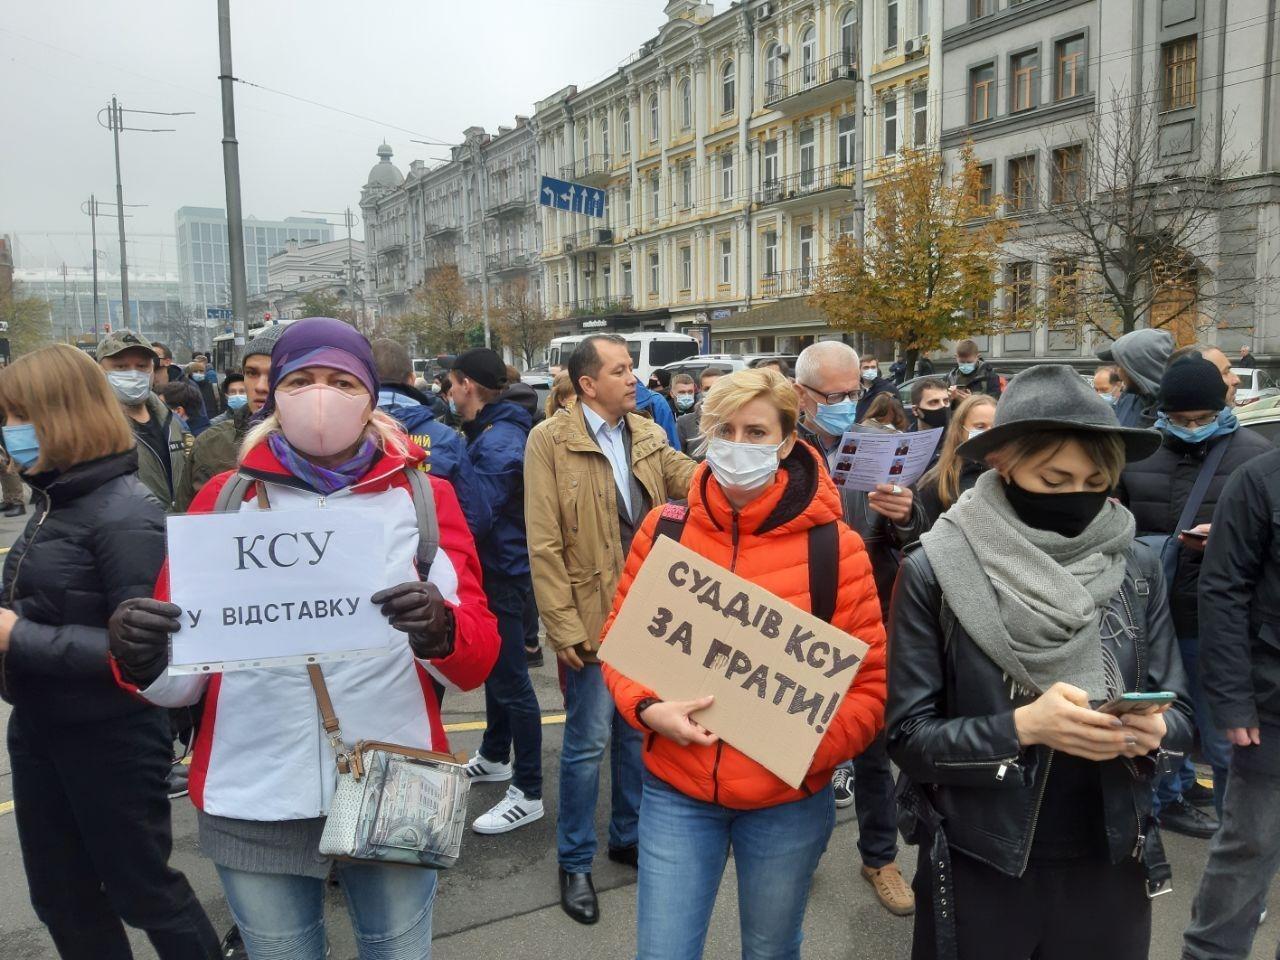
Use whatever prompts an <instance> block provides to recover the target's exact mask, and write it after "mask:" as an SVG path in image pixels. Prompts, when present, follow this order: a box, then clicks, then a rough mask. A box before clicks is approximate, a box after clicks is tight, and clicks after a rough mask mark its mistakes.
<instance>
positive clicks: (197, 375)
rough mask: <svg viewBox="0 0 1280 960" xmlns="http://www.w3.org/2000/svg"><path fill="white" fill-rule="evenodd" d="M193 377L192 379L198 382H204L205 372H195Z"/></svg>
mask: <svg viewBox="0 0 1280 960" xmlns="http://www.w3.org/2000/svg"><path fill="white" fill-rule="evenodd" d="M191 379H192V380H194V381H195V382H196V383H203V382H204V374H203V373H193V374H192V375H191Z"/></svg>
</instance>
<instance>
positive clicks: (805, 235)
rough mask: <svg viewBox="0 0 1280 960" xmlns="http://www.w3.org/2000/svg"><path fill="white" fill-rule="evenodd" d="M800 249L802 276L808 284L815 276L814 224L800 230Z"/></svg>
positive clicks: (808, 224) (806, 225)
mask: <svg viewBox="0 0 1280 960" xmlns="http://www.w3.org/2000/svg"><path fill="white" fill-rule="evenodd" d="M798 248H799V253H800V275H801V277H803V278H804V280H805V281H806V282H807V281H808V280H810V279H811V278H812V276H813V224H811V223H806V224H805V225H804V226H803V227H801V228H800V240H799V244H798Z"/></svg>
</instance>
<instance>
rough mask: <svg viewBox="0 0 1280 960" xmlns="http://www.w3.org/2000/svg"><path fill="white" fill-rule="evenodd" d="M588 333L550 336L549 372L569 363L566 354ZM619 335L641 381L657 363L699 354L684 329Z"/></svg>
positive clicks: (562, 367) (696, 344)
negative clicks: (676, 331)
mask: <svg viewBox="0 0 1280 960" xmlns="http://www.w3.org/2000/svg"><path fill="white" fill-rule="evenodd" d="M589 336H591V334H582V335H580V336H573V337H556V338H555V339H554V340H552V341H551V346H550V347H549V348H548V349H547V366H548V367H550V368H551V372H552V373H556V372H558V371H560V370H562V369H564V368H565V367H566V366H568V363H569V355H570V354H572V353H573V351H574V350H575V349H577V346H578V344H580V343H581V342H582V341H583V340H585V339H587V337H589ZM622 339H624V340H625V341H627V350H628V351H630V353H631V364H632V366H633V367H634V368H635V374H636V379H637V380H639V381H640V382H641V383H648V381H649V377H650V376H651V375H652V374H653V371H654V370H656V369H657V368H658V367H665V366H666V365H667V364H668V363H674V362H675V361H677V360H684V359H685V358H687V357H696V356H697V355H698V348H699V342H698V341H697V340H695V339H694V338H693V337H689V336H685V335H684V334H683V333H624V334H622Z"/></svg>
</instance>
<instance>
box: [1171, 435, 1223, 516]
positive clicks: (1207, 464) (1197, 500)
mask: <svg viewBox="0 0 1280 960" xmlns="http://www.w3.org/2000/svg"><path fill="white" fill-rule="evenodd" d="M1230 445H1231V437H1230V436H1228V437H1226V438H1224V439H1223V440H1222V441H1221V442H1220V443H1217V444H1215V445H1214V447H1213V449H1212V450H1210V451H1209V452H1208V453H1207V454H1205V458H1204V463H1202V464H1201V465H1200V472H1199V473H1198V474H1197V475H1196V484H1195V486H1194V487H1192V488H1191V495H1190V496H1189V497H1187V502H1186V505H1185V506H1184V507H1183V508H1182V515H1181V516H1180V517H1178V526H1177V528H1176V529H1175V530H1174V531H1173V534H1172V536H1173V538H1174V539H1175V540H1176V539H1177V538H1178V534H1179V533H1180V532H1182V531H1183V530H1186V529H1187V528H1188V527H1190V526H1191V523H1192V521H1193V520H1195V518H1196V511H1198V510H1199V509H1200V504H1202V503H1203V502H1204V496H1205V494H1206V493H1208V492H1209V484H1210V483H1212V482H1213V475H1214V474H1215V473H1217V472H1218V467H1219V465H1220V464H1221V463H1222V458H1223V457H1225V456H1226V455H1227V447H1228V446H1230Z"/></svg>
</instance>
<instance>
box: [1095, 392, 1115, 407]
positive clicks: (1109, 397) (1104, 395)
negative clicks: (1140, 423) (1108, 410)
mask: <svg viewBox="0 0 1280 960" xmlns="http://www.w3.org/2000/svg"><path fill="white" fill-rule="evenodd" d="M1098 396H1100V397H1101V398H1102V399H1103V400H1105V401H1107V403H1109V404H1111V405H1112V406H1113V407H1114V406H1115V405H1116V401H1117V400H1118V399H1119V398H1118V397H1117V396H1116V395H1115V394H1114V393H1100V394H1098Z"/></svg>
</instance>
